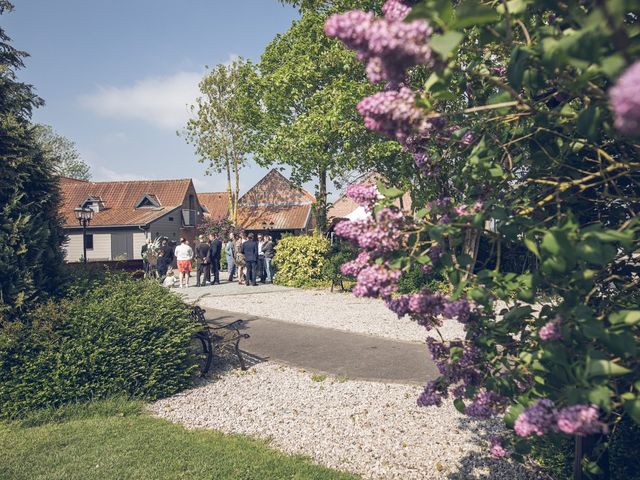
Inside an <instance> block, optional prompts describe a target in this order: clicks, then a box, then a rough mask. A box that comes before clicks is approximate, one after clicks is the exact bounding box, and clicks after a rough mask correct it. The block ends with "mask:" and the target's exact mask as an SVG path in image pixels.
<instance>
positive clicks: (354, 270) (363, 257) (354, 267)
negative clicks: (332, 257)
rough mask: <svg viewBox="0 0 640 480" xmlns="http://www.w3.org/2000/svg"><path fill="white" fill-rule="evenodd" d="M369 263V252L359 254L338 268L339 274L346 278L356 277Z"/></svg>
mask: <svg viewBox="0 0 640 480" xmlns="http://www.w3.org/2000/svg"><path fill="white" fill-rule="evenodd" d="M370 261H371V256H370V255H369V252H360V253H359V254H358V256H357V257H356V259H355V260H353V261H351V262H347V263H345V264H343V265H342V266H341V267H340V272H341V273H342V274H343V275H346V276H347V277H357V276H358V274H359V273H360V272H361V271H362V269H363V268H364V267H366V266H368V265H369V262H370Z"/></svg>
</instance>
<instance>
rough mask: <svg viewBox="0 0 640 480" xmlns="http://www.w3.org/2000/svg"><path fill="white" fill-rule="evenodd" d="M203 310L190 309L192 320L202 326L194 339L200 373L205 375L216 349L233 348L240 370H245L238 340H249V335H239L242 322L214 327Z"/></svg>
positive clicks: (198, 308) (199, 308)
mask: <svg viewBox="0 0 640 480" xmlns="http://www.w3.org/2000/svg"><path fill="white" fill-rule="evenodd" d="M204 314H205V311H204V309H203V308H201V307H198V306H195V307H192V308H191V312H190V314H189V315H190V316H191V318H192V319H193V320H195V321H196V322H198V323H200V324H201V325H202V330H201V331H199V332H198V333H197V334H196V336H195V338H194V345H193V350H194V353H196V354H198V355H199V356H200V373H201V375H202V376H204V375H206V374H207V372H208V371H209V369H210V368H211V363H212V362H213V353H214V351H215V350H216V349H221V350H222V349H225V348H233V351H234V353H235V354H236V355H237V357H238V360H239V361H240V367H241V368H242V370H246V369H247V366H246V364H245V362H244V358H242V353H241V352H240V340H242V339H243V338H249V334H247V333H241V332H240V328H241V327H242V320H236V321H235V322H231V323H228V324H226V325H216V324H215V323H213V322H212V321H210V320H207V319H206V318H205V316H204Z"/></svg>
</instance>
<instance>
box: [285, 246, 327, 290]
mask: <svg viewBox="0 0 640 480" xmlns="http://www.w3.org/2000/svg"><path fill="white" fill-rule="evenodd" d="M329 250H330V245H329V241H328V240H327V239H326V238H323V237H320V236H318V235H301V236H291V237H283V238H281V239H280V241H279V242H278V244H277V246H276V254H275V256H274V257H273V263H274V264H275V266H276V275H275V278H274V281H275V282H276V283H278V284H280V285H287V286H290V287H314V286H321V285H326V283H327V281H328V280H330V279H328V278H327V277H326V276H325V274H324V268H325V264H326V262H327V257H328V254H329Z"/></svg>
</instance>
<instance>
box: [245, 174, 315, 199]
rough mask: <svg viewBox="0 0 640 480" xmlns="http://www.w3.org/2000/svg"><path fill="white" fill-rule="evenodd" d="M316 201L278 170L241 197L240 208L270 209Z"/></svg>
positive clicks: (267, 175) (266, 176)
mask: <svg viewBox="0 0 640 480" xmlns="http://www.w3.org/2000/svg"><path fill="white" fill-rule="evenodd" d="M315 201H316V199H315V198H314V197H313V195H311V194H310V193H309V192H307V191H306V190H304V189H302V188H299V187H296V186H295V185H294V184H293V183H292V182H291V181H290V180H288V179H287V178H286V177H285V176H284V175H282V174H281V173H280V172H279V171H278V170H276V169H273V170H271V171H270V172H269V173H267V174H266V175H265V176H264V177H263V178H262V179H261V180H260V181H259V182H258V183H256V184H255V185H254V186H253V187H252V188H251V189H250V190H249V191H248V192H247V193H245V194H244V195H243V196H242V197H240V199H239V201H238V204H239V205H240V206H254V207H261V206H265V207H269V206H274V207H275V206H293V205H311V204H312V203H315Z"/></svg>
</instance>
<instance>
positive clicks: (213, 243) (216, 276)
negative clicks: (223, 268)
mask: <svg viewBox="0 0 640 480" xmlns="http://www.w3.org/2000/svg"><path fill="white" fill-rule="evenodd" d="M221 253H222V241H221V240H220V239H219V238H218V236H217V235H209V257H210V259H211V275H212V276H213V279H212V282H211V284H212V285H220V254H221Z"/></svg>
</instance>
